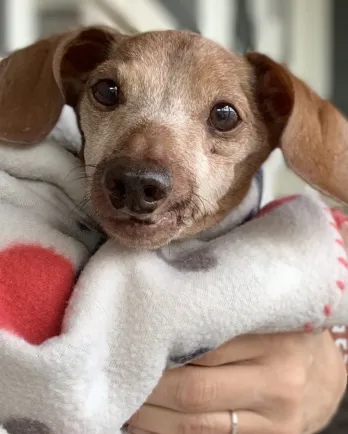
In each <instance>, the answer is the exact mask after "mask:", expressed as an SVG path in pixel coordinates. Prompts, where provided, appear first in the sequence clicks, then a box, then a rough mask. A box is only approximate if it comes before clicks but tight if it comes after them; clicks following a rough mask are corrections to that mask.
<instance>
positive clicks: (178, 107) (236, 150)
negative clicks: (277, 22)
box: [0, 27, 348, 248]
mask: <svg viewBox="0 0 348 434" xmlns="http://www.w3.org/2000/svg"><path fill="white" fill-rule="evenodd" d="M65 103H67V104H69V105H71V106H73V107H74V108H75V110H76V113H77V115H78V119H79V124H80V128H81V132H82V135H83V138H84V148H83V156H82V158H83V161H84V163H85V165H86V173H87V176H88V180H89V197H90V200H91V201H92V205H93V208H94V211H95V213H96V216H97V218H98V220H99V222H100V223H101V225H102V226H103V227H104V228H105V230H106V231H107V232H108V234H109V235H110V236H112V237H114V238H116V239H117V240H119V241H121V242H122V243H124V244H126V245H128V246H142V247H149V248H154V247H158V246H160V245H163V244H166V243H168V242H169V241H171V240H173V239H176V238H179V237H189V236H192V235H194V234H196V233H198V232H200V231H202V230H204V229H206V228H208V227H211V226H213V225H215V224H216V223H217V222H218V221H220V220H221V219H223V218H224V217H225V216H226V214H227V213H228V212H229V211H230V210H231V208H233V207H235V206H237V205H238V204H239V203H240V202H241V201H242V199H243V198H244V197H245V195H246V193H247V191H248V189H249V188H250V183H251V180H252V178H253V177H254V175H255V173H256V171H257V170H258V169H259V167H260V166H261V165H262V163H263V162H264V161H265V160H266V158H267V157H268V156H269V154H270V152H271V151H272V150H273V149H274V148H275V147H277V146H280V147H281V149H282V150H283V153H284V155H285V158H286V159H287V161H288V163H289V164H290V166H291V167H292V168H293V169H294V170H295V172H297V173H298V174H299V175H300V176H301V177H302V178H303V179H304V180H306V181H307V182H309V183H310V184H312V185H313V186H315V187H316V188H318V189H320V190H321V191H323V192H326V193H328V194H330V195H331V196H333V197H334V198H336V199H340V200H342V201H346V202H348V171H347V163H348V129H347V123H346V120H345V119H344V118H343V117H342V116H341V115H340V114H339V112H338V111H337V110H336V109H335V108H334V107H333V106H332V105H331V104H330V103H329V102H327V101H324V100H322V99H321V98H320V97H319V96H317V95H316V94H315V93H314V92H313V91H311V90H310V89H309V88H308V87H307V86H306V85H305V84H304V83H303V82H302V81H300V80H299V79H297V78H295V77H294V76H293V75H292V74H291V73H290V72H289V71H288V70H287V69H286V68H285V67H283V66H281V65H279V64H277V63H276V62H273V61H272V60H271V59H269V58H268V57H266V56H264V55H262V54H259V53H250V54H248V55H246V56H245V57H244V56H237V55H235V54H232V53H231V52H229V51H227V50H225V49H224V48H222V47H221V46H219V45H217V44H215V43H213V42H212V41H209V40H207V39H205V38H203V37H201V36H199V35H197V34H194V33H190V32H179V31H167V32H151V33H146V34H140V35H136V36H124V35H121V34H119V33H117V32H116V31H113V30H112V29H108V28H104V27H91V28H86V29H82V30H78V31H74V32H70V33H66V34H63V35H58V36H54V37H51V38H49V39H45V40H41V41H39V42H37V43H36V44H34V45H32V46H30V47H28V48H25V49H23V50H19V51H17V52H15V53H13V54H12V55H11V56H9V57H8V58H7V59H5V60H4V61H3V62H1V63H0V112H1V116H0V139H1V140H4V141H7V142H9V143H12V144H20V145H33V144H36V143H39V142H40V141H41V140H43V139H44V138H45V137H46V136H47V134H48V133H49V132H50V131H51V130H52V128H53V126H54V125H55V123H56V122H57V119H58V117H59V115H60V112H61V109H62V106H63V104H65Z"/></svg>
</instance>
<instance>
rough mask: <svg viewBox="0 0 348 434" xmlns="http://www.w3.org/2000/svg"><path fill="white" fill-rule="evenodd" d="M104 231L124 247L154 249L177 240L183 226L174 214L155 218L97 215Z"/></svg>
mask: <svg viewBox="0 0 348 434" xmlns="http://www.w3.org/2000/svg"><path fill="white" fill-rule="evenodd" d="M99 220H100V223H101V225H102V226H103V228H104V230H105V231H106V232H107V233H108V235H109V236H110V237H111V238H114V239H115V240H116V241H118V242H120V243H121V244H123V245H125V246H126V247H143V248H150V249H155V248H159V247H161V246H163V245H166V244H168V243H169V242H170V241H172V240H173V239H175V238H177V237H178V235H179V234H180V232H181V231H182V228H183V224H182V223H180V222H181V220H180V219H179V218H178V216H177V215H176V214H173V213H171V212H164V213H163V214H159V215H157V216H133V215H128V214H127V213H122V212H116V213H112V214H108V215H104V216H103V215H99Z"/></svg>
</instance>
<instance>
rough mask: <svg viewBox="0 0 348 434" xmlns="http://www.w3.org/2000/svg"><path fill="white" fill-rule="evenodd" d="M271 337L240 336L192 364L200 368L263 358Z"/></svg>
mask: <svg viewBox="0 0 348 434" xmlns="http://www.w3.org/2000/svg"><path fill="white" fill-rule="evenodd" d="M268 340H269V336H265V335H248V336H239V337H237V338H235V339H232V340H231V341H229V342H227V343H226V344H224V345H222V346H221V347H219V348H217V349H216V350H214V351H210V352H209V353H207V354H205V355H204V356H203V357H201V358H200V359H197V360H195V361H194V362H193V363H192V364H194V365H199V366H218V365H225V364H229V363H236V362H242V361H245V360H253V359H257V358H259V357H261V356H262V355H263V354H264V353H265V351H266V348H267V343H268Z"/></svg>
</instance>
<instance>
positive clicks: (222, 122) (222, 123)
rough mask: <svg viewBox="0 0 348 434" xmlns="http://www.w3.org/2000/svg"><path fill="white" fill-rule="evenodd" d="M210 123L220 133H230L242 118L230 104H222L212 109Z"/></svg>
mask: <svg viewBox="0 0 348 434" xmlns="http://www.w3.org/2000/svg"><path fill="white" fill-rule="evenodd" d="M209 121H210V124H211V125H212V126H213V127H214V128H216V129H217V130H219V131H230V130H233V128H235V127H236V126H237V125H238V124H239V122H240V118H239V116H238V113H237V112H236V110H235V109H234V108H233V107H232V106H231V105H230V104H228V103H224V102H222V103H219V104H216V105H215V106H214V107H213V108H212V110H211V112H210V117H209Z"/></svg>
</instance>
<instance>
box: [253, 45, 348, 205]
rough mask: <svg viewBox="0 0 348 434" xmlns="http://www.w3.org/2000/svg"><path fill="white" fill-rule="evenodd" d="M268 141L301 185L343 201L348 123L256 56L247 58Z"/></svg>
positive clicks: (347, 192) (347, 184)
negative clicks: (307, 184)
mask: <svg viewBox="0 0 348 434" xmlns="http://www.w3.org/2000/svg"><path fill="white" fill-rule="evenodd" d="M247 60H248V61H249V62H250V63H251V64H252V65H253V69H254V71H255V92H256V98H257V102H258V105H259V108H260V112H261V114H262V115H263V116H264V119H265V121H266V123H267V124H268V129H269V132H270V141H271V143H273V145H274V147H276V146H279V147H280V148H281V149H282V151H283V154H284V157H285V159H286V161H287V162H288V164H289V166H290V167H291V168H292V169H293V170H294V172H295V173H297V174H298V175H299V176H300V177H301V178H302V179H303V180H304V181H306V182H308V183H309V184H311V185H312V186H313V187H314V188H316V189H317V190H319V191H321V192H322V193H324V194H326V195H329V196H331V197H332V198H334V199H336V200H338V201H342V202H346V203H348V122H347V120H346V119H345V118H344V117H343V116H342V115H341V113H339V111H338V110H337V109H336V108H335V107H334V106H333V105H332V104H331V103H330V102H328V101H326V100H323V99H322V98H320V97H319V96H318V95H317V94H316V93H315V92H314V91H313V90H311V89H310V88H309V87H308V86H307V85H306V84H305V83H304V82H303V81H301V80H299V79H298V78H296V77H295V76H294V75H293V74H291V73H290V72H289V71H288V70H287V69H286V68H285V67H284V66H282V65H280V64H278V63H276V62H274V61H273V60H271V59H269V58H268V57H267V56H265V55H262V54H259V53H249V54H247Z"/></svg>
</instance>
